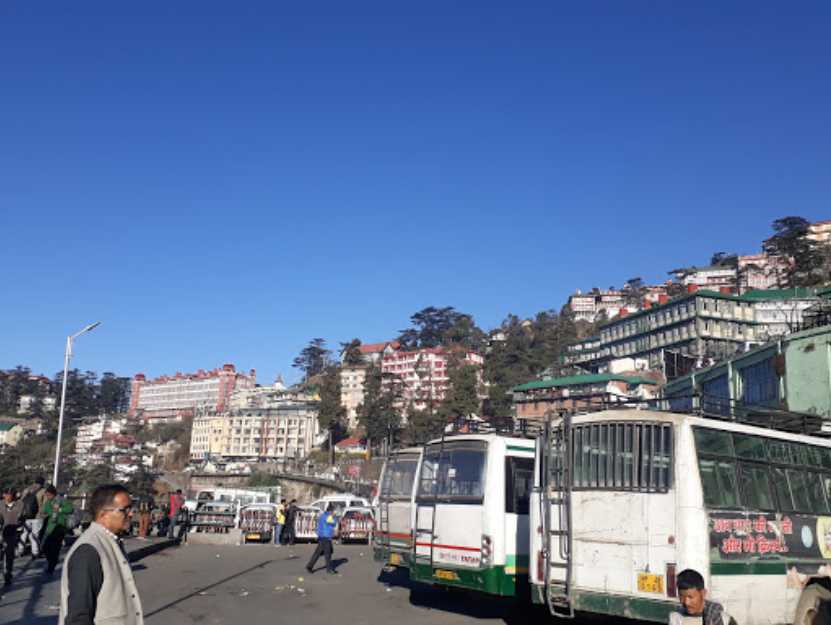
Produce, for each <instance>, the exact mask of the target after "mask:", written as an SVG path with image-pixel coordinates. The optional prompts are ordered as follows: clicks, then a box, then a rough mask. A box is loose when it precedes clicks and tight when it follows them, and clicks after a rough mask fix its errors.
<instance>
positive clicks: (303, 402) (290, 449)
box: [190, 394, 319, 462]
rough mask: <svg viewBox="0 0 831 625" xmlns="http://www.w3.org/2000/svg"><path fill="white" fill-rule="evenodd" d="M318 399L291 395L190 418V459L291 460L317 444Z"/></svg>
mask: <svg viewBox="0 0 831 625" xmlns="http://www.w3.org/2000/svg"><path fill="white" fill-rule="evenodd" d="M318 404H319V402H318V401H316V400H315V399H313V398H312V397H310V396H305V397H302V396H299V395H294V396H291V395H290V394H288V395H286V396H284V397H283V399H282V400H274V401H270V402H269V403H268V405H267V406H265V407H258V408H241V409H237V410H233V411H230V412H227V413H224V414H210V415H204V416H198V417H196V418H195V419H194V421H193V432H192V435H191V447H190V455H191V459H192V460H224V461H227V462H237V461H247V462H259V461H276V462H291V461H296V460H300V459H302V458H304V457H306V456H307V455H308V454H309V452H310V451H311V450H312V448H313V447H314V445H315V443H316V439H317V437H318V433H319V426H318V420H317V415H318Z"/></svg>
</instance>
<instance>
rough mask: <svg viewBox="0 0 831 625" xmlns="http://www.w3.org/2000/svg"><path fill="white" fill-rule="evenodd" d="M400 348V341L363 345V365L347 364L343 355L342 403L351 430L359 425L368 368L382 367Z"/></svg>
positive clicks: (341, 377)
mask: <svg viewBox="0 0 831 625" xmlns="http://www.w3.org/2000/svg"><path fill="white" fill-rule="evenodd" d="M398 348H399V343H398V341H383V342H381V343H367V344H365V345H361V347H360V350H361V358H362V359H363V362H362V363H361V364H351V365H349V364H346V362H345V360H344V356H345V353H344V354H341V370H340V388H341V392H340V403H341V405H342V406H343V407H344V408H345V409H346V419H347V424H348V426H349V429H350V430H351V429H354V428H355V426H357V424H358V412H357V411H358V406H360V405H361V404H362V403H363V401H364V382H365V380H366V368H367V367H368V366H371V365H375V366H380V364H381V360H382V359H383V358H384V356H386V355H388V354H393V353H395V351H396V350H397V349H398Z"/></svg>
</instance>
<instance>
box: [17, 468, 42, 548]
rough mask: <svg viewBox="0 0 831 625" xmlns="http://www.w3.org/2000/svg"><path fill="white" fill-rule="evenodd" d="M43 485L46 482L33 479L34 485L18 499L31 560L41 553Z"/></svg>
mask: <svg viewBox="0 0 831 625" xmlns="http://www.w3.org/2000/svg"><path fill="white" fill-rule="evenodd" d="M45 483H46V480H45V479H43V477H41V476H38V477H37V478H35V482H34V484H32V485H31V486H29V487H27V488H26V490H24V491H23V493H22V495H21V497H20V500H21V501H22V502H23V518H24V519H25V521H24V522H23V526H24V527H25V528H26V529H25V532H26V538H28V540H29V549H30V551H31V554H32V560H34V559H36V558H38V557H39V556H40V552H41V548H40V547H41V545H40V541H41V538H42V537H41V534H42V530H43V517H42V516H41V511H42V510H43V503H44V501H46V489H45V488H44V486H43V485H44V484H45ZM26 538H24V540H25V539H26Z"/></svg>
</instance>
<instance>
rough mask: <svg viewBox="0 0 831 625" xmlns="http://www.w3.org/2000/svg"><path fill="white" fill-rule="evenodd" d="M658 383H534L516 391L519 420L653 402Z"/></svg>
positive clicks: (611, 377)
mask: <svg viewBox="0 0 831 625" xmlns="http://www.w3.org/2000/svg"><path fill="white" fill-rule="evenodd" d="M657 390H658V382H657V381H656V380H653V379H650V378H646V377H642V376H634V375H618V374H613V373H596V374H589V375H572V376H568V377H563V378H550V379H547V380H534V381H533V382H527V383H526V384H520V385H519V386H515V387H514V388H513V395H514V408H515V411H516V418H517V419H524V420H528V421H541V420H543V419H544V418H545V415H546V413H548V412H550V411H553V412H557V411H560V410H575V409H580V408H588V407H592V406H602V405H603V404H611V403H618V402H629V401H635V400H640V399H651V398H653V397H655V396H656V393H657Z"/></svg>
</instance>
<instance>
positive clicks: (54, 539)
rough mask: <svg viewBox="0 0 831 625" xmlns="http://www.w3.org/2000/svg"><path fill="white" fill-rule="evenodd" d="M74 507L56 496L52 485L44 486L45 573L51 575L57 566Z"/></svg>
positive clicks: (56, 493) (56, 492) (69, 502)
mask: <svg viewBox="0 0 831 625" xmlns="http://www.w3.org/2000/svg"><path fill="white" fill-rule="evenodd" d="M74 512H75V508H74V506H73V505H72V502H71V501H68V500H67V499H64V498H63V497H58V491H57V490H56V489H55V487H54V486H51V485H50V486H48V487H47V488H46V501H45V502H44V504H43V511H42V515H43V519H44V520H45V522H46V529H45V530H44V532H43V537H44V538H43V555H45V556H46V574H47V575H52V573H54V572H55V567H57V566H58V558H59V557H60V554H61V546H62V545H63V539H64V538H65V537H66V533H67V532H68V531H69V522H70V519H71V518H72V514H73V513H74Z"/></svg>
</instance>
